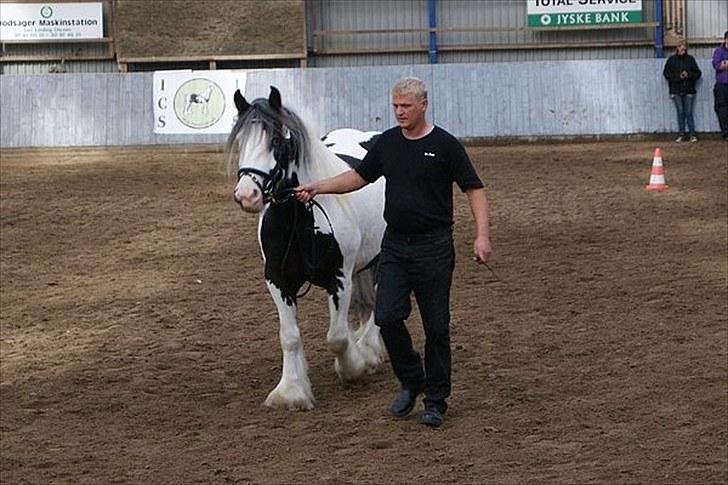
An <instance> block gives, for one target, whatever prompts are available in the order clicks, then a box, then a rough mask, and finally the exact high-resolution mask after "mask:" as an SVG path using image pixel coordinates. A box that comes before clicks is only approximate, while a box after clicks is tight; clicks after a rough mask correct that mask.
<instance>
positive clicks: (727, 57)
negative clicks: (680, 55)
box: [713, 30, 728, 141]
mask: <svg viewBox="0 0 728 485" xmlns="http://www.w3.org/2000/svg"><path fill="white" fill-rule="evenodd" d="M713 69H715V86H714V87H713V97H714V99H715V114H716V115H718V124H719V125H720V133H721V135H722V136H723V139H724V140H726V141H728V30H726V32H725V34H723V43H722V44H720V45H719V46H718V47H716V49H715V51H713Z"/></svg>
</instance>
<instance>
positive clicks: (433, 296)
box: [375, 228, 455, 412]
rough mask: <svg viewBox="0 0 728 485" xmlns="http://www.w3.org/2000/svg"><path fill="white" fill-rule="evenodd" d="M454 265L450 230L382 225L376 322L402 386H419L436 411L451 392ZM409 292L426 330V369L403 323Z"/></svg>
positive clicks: (409, 308)
mask: <svg viewBox="0 0 728 485" xmlns="http://www.w3.org/2000/svg"><path fill="white" fill-rule="evenodd" d="M454 265H455V252H454V248H453V240H452V231H451V230H450V228H447V229H444V230H441V231H435V232H432V233H426V234H417V235H404V234H397V233H395V232H394V231H391V230H389V229H387V231H386V233H385V234H384V240H383V241H382V252H381V254H380V257H379V269H378V280H377V282H378V286H377V304H376V312H375V320H376V323H377V325H378V326H379V327H380V330H381V334H382V338H383V340H384V344H385V346H386V347H387V352H389V358H390V361H391V362H392V368H393V370H394V374H395V375H396V376H397V378H398V379H399V381H400V383H401V384H402V387H405V388H408V389H413V390H421V389H422V387H423V384H424V390H425V406H426V407H427V406H434V407H436V408H438V409H439V410H440V411H441V412H444V411H445V410H446V409H447V404H446V402H445V399H446V398H447V397H448V396H449V395H450V373H451V370H450V369H451V357H450V285H451V282H452V272H453V268H454ZM411 293H414V295H415V298H416V300H417V305H418V306H419V309H420V315H421V317H422V323H423V326H424V330H425V368H424V371H423V368H422V361H421V359H420V356H419V354H418V353H417V352H416V351H415V350H414V348H413V346H412V338H411V337H410V334H409V332H408V330H407V327H406V326H405V323H404V321H405V320H406V319H407V317H409V315H410V312H411V309H412V308H411V305H410V294H411Z"/></svg>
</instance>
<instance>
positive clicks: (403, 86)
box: [392, 77, 427, 100]
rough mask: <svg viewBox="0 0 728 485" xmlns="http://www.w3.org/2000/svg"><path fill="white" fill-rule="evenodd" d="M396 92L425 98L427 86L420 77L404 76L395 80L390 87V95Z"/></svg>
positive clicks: (420, 98)
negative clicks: (395, 82)
mask: <svg viewBox="0 0 728 485" xmlns="http://www.w3.org/2000/svg"><path fill="white" fill-rule="evenodd" d="M398 94H404V95H412V96H414V97H415V98H416V99H418V100H422V99H427V86H425V83H424V81H422V79H419V78H416V77H405V78H403V79H400V80H399V81H397V84H395V85H394V87H393V88H392V96H395V95H398Z"/></svg>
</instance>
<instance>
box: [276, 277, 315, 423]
mask: <svg viewBox="0 0 728 485" xmlns="http://www.w3.org/2000/svg"><path fill="white" fill-rule="evenodd" d="M266 284H267V285H268V291H270V294H271V295H272V296H273V301H275V304H276V308H277V309H278V316H279V318H280V331H279V335H280V339H281V349H282V350H283V370H282V372H281V380H280V382H279V383H278V385H277V386H276V387H275V389H273V390H272V391H271V392H270V394H268V398H267V399H266V400H265V405H266V406H270V407H285V408H287V409H289V410H304V409H313V405H314V402H315V400H314V397H313V392H312V391H311V381H310V380H309V379H308V363H307V362H306V355H305V353H304V351H303V341H302V340H301V332H300V331H299V329H298V322H297V320H296V303H295V302H293V301H291V300H290V299H284V298H283V296H282V294H281V291H280V290H279V289H278V287H276V286H275V285H274V284H272V283H271V282H269V281H266Z"/></svg>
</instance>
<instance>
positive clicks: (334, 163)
mask: <svg viewBox="0 0 728 485" xmlns="http://www.w3.org/2000/svg"><path fill="white" fill-rule="evenodd" d="M309 140H310V150H311V151H310V153H309V156H308V161H307V163H305V164H304V166H302V167H299V172H298V178H299V181H300V182H301V183H304V184H305V183H311V182H317V181H319V180H321V179H324V178H328V177H332V176H334V175H338V174H340V173H341V172H345V171H346V170H348V169H349V166H348V165H347V164H346V163H345V162H344V161H343V160H342V159H340V158H339V157H337V156H336V155H335V154H334V152H332V151H331V150H329V149H328V148H326V145H324V144H323V142H322V141H321V140H319V138H318V137H317V136H315V135H313V134H312V133H309Z"/></svg>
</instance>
